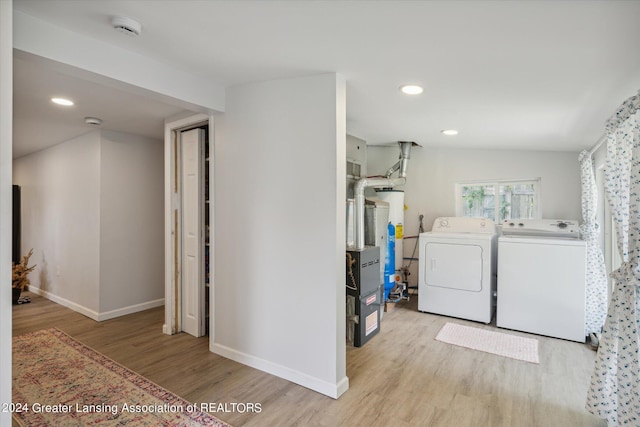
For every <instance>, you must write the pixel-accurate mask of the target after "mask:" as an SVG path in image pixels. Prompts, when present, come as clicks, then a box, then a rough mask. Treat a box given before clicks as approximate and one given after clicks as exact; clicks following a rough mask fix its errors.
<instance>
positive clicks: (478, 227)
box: [431, 216, 496, 234]
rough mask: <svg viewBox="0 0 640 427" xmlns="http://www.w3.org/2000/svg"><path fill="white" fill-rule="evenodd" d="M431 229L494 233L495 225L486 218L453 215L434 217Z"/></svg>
mask: <svg viewBox="0 0 640 427" xmlns="http://www.w3.org/2000/svg"><path fill="white" fill-rule="evenodd" d="M431 231H432V232H435V233H480V234H496V226H495V224H494V222H493V221H492V220H490V219H488V218H468V217H462V216H453V217H440V218H436V220H435V221H434V222H433V227H432V229H431Z"/></svg>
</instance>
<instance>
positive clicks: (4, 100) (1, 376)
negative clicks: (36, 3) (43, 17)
mask: <svg viewBox="0 0 640 427" xmlns="http://www.w3.org/2000/svg"><path fill="white" fill-rule="evenodd" d="M12 76H13V2H12V1H11V0H6V1H5V0H2V1H0V236H2V238H0V283H2V284H6V283H9V282H10V281H11V239H10V238H9V237H5V236H11V217H12V214H11V181H12V180H11V168H12V164H11V159H12V157H13V156H12V154H11V152H12V150H11V147H12V145H13V140H12V123H13V113H12V112H13V77H12ZM9 288H10V286H2V287H1V289H0V360H2V363H0V402H11V312H12V308H11V296H10V295H11V291H10V290H9ZM10 424H11V413H9V412H1V411H0V425H3V426H8V425H10Z"/></svg>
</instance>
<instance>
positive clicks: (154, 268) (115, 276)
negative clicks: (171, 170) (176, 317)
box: [100, 131, 164, 315]
mask: <svg viewBox="0 0 640 427" xmlns="http://www.w3.org/2000/svg"><path fill="white" fill-rule="evenodd" d="M163 209H164V146H163V144H162V141H157V140H153V139H148V138H142V137H139V136H134V135H129V134H124V133H116V132H106V131H104V132H102V143H101V151H100V313H101V314H103V315H104V314H105V313H109V312H113V311H114V310H115V311H116V312H117V311H118V310H120V309H122V308H124V307H129V306H136V305H139V304H143V305H145V304H149V302H154V301H155V302H156V303H155V305H162V303H163V300H164V211H163ZM119 314H124V313H119Z"/></svg>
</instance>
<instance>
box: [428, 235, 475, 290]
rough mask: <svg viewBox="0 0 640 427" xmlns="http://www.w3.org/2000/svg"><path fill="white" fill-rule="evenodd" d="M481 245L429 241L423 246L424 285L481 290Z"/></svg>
mask: <svg viewBox="0 0 640 427" xmlns="http://www.w3.org/2000/svg"><path fill="white" fill-rule="evenodd" d="M482 255H483V254H482V247H481V246H477V245H464V244H457V243H440V242H428V243H427V244H426V245H425V246H424V261H425V262H424V265H423V268H424V271H423V272H422V273H423V274H424V278H425V284H426V285H427V286H435V287H441V288H450V289H459V290H461V291H469V292H480V291H481V290H482Z"/></svg>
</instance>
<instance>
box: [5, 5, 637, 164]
mask: <svg viewBox="0 0 640 427" xmlns="http://www.w3.org/2000/svg"><path fill="white" fill-rule="evenodd" d="M14 9H15V10H18V11H22V12H24V13H26V14H29V15H31V16H34V17H36V18H40V19H42V20H45V21H48V22H50V23H52V24H54V25H57V26H60V27H64V28H67V29H69V30H71V31H73V32H75V33H78V34H81V35H84V36H87V37H91V38H94V39H98V40H101V41H104V42H106V43H111V44H115V45H118V46H120V47H122V48H125V49H129V50H131V51H134V52H136V53H139V54H142V55H145V56H148V57H151V58H153V59H156V60H158V61H161V62H165V63H168V64H172V65H173V66H178V67H182V68H183V69H184V70H186V71H188V72H190V73H192V74H194V75H198V76H203V77H206V78H209V79H211V80H213V81H215V82H216V83H219V84H221V85H223V86H226V87H229V86H234V85H241V84H244V83H248V82H255V81H263V80H271V79H279V78H291V77H297V76H306V75H313V74H318V73H325V72H338V73H340V74H342V75H344V77H345V78H346V81H347V131H348V132H349V133H350V134H352V135H355V136H357V137H360V138H362V139H364V140H366V141H367V143H368V144H387V143H390V142H393V141H398V140H412V141H416V142H418V143H419V144H421V145H423V146H427V147H457V148H486V149H524V150H559V151H578V150H580V149H583V148H589V147H591V146H593V145H594V144H595V143H596V142H597V140H598V139H599V138H600V136H601V135H602V133H603V130H604V122H605V121H606V119H607V118H608V117H609V116H610V115H611V114H612V113H613V111H614V110H615V108H616V107H617V106H618V105H620V104H621V103H622V102H623V101H624V100H625V99H626V98H628V97H629V96H632V95H634V94H636V92H637V91H638V89H640V50H639V49H638V48H637V44H638V40H640V26H639V25H637V20H638V17H640V1H562V2H552V1H339V0H335V1H293V0H289V1H221V0H219V1H192V0H178V1H171V0H159V1H154V0H111V1H106V0H93V1H65V0H14ZM114 15H121V16H128V17H131V18H135V19H136V20H138V21H140V22H141V23H142V26H143V31H142V35H141V36H139V37H136V38H131V37H128V36H126V35H123V34H122V33H119V32H117V31H115V30H113V28H112V27H111V25H110V19H111V17H112V16H114ZM14 79H15V90H14V97H15V101H14V102H15V108H14V110H15V112H14V120H15V126H14V128H15V140H14V151H15V153H16V156H18V155H23V154H26V153H28V152H31V151H34V150H36V149H40V148H42V144H45V145H46V144H52V143H58V142H62V141H64V140H66V139H69V137H70V135H71V134H73V133H74V132H75V133H76V134H79V133H84V132H87V131H89V130H91V129H92V128H91V127H88V125H85V124H84V123H82V122H81V119H82V118H83V117H85V116H98V117H100V118H102V119H103V120H104V124H103V125H102V127H103V128H107V129H111V130H121V131H125V132H130V133H138V134H144V135H147V136H154V137H156V138H158V139H162V135H163V126H162V121H163V119H164V118H165V117H168V116H170V115H173V114H175V113H177V112H180V111H181V110H180V109H179V108H177V107H175V106H171V105H167V104H161V103H159V102H157V101H151V100H148V99H145V98H143V97H141V96H139V95H134V94H132V93H127V92H125V91H115V90H114V89H113V88H105V87H101V86H99V85H97V84H95V83H91V82H88V81H83V80H80V79H78V78H73V77H71V76H68V75H65V74H63V73H60V72H57V71H54V70H48V69H47V68H46V67H40V68H38V67H34V66H33V64H31V63H30V62H29V61H26V60H22V59H20V58H16V61H15V74H14ZM405 83H416V84H420V85H422V86H423V87H424V89H425V90H424V93H422V94H421V95H417V96H412V97H410V96H407V95H404V94H403V93H401V92H400V91H399V87H400V86H401V85H403V84H405ZM58 93H69V94H70V95H69V96H74V97H77V98H78V99H82V102H80V103H77V105H76V106H75V107H72V109H71V110H61V109H59V108H53V106H52V105H50V103H47V101H46V100H48V98H49V97H50V96H52V95H53V94H58ZM452 128H453V129H457V130H458V131H459V134H458V135H457V136H454V137H447V136H445V135H443V134H442V133H441V132H440V131H441V130H443V129H452ZM38 147H40V148H38Z"/></svg>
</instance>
